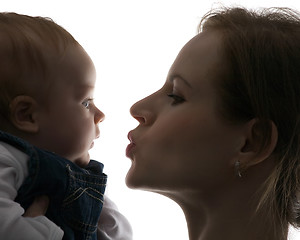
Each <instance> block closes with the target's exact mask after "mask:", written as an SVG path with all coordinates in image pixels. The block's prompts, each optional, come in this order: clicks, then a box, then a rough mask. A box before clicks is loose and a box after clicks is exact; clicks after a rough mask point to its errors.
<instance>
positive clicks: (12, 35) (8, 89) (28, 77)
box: [0, 13, 78, 122]
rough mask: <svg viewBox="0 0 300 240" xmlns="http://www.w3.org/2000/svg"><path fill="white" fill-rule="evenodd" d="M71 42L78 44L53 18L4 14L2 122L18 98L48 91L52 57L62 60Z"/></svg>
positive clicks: (0, 29)
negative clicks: (15, 98) (48, 76)
mask: <svg viewBox="0 0 300 240" xmlns="http://www.w3.org/2000/svg"><path fill="white" fill-rule="evenodd" d="M70 44H78V43H77V42H76V40H75V39H74V38H73V37H72V35H71V34H70V33H68V32H67V31H66V30H65V29H64V28H62V27H61V26H59V25H57V24H56V23H55V22H53V21H52V20H51V19H49V18H43V17H31V16H27V15H21V14H17V13H0V64H1V68H0V93H1V94H0V122H1V120H6V121H7V120H8V117H9V103H10V101H11V100H12V99H13V98H14V97H16V96H18V95H30V94H31V95H32V94H33V95H34V94H39V95H40V96H43V94H45V93H43V91H42V90H43V89H44V88H45V89H47V88H46V86H47V84H49V81H46V80H47V75H48V73H49V70H50V68H51V67H50V66H49V58H50V56H51V57H54V58H55V60H54V62H55V61H59V58H60V57H61V56H62V55H63V54H64V50H65V48H66V47H67V46H68V45H70ZM32 97H36V96H32Z"/></svg>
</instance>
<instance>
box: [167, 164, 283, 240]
mask: <svg viewBox="0 0 300 240" xmlns="http://www.w3.org/2000/svg"><path fill="white" fill-rule="evenodd" d="M261 167H263V166H261ZM257 170H258V169H251V170H250V169H249V170H248V171H247V173H245V175H244V176H243V177H242V178H240V179H234V180H233V181H231V182H230V183H229V184H228V183H226V184H223V185H222V186H220V187H216V188H214V189H211V190H208V191H207V192H201V191H197V190H195V189H194V190H189V191H188V190H181V191H176V192H172V193H170V192H169V193H167V194H166V193H164V195H166V196H168V197H169V198H171V199H173V200H174V201H175V202H177V203H178V204H179V205H180V207H181V208H182V210H183V212H184V214H185V217H186V221H187V225H188V230H189V238H190V240H219V239H222V240H240V239H243V240H253V239H255V240H286V239H287V236H286V234H284V235H285V236H282V235H283V234H282V226H281V224H280V223H279V221H277V222H276V221H275V220H274V216H272V214H273V213H272V212H270V211H269V208H268V207H269V206H266V207H263V206H262V208H261V209H260V210H259V211H257V206H258V203H259V202H260V199H261V196H262V194H263V192H264V191H265V190H264V189H262V188H261V187H262V184H263V183H264V182H265V180H266V178H267V176H268V175H267V174H266V175H264V174H262V175H261V176H259V177H258V174H257V173H258V172H257ZM270 213H271V215H270ZM277 220H278V219H277Z"/></svg>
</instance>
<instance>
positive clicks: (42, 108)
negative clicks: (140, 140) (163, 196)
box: [7, 45, 105, 217]
mask: <svg viewBox="0 0 300 240" xmlns="http://www.w3.org/2000/svg"><path fill="white" fill-rule="evenodd" d="M48 61H49V62H48V64H49V65H50V66H52V69H53V71H52V72H51V73H50V78H51V85H50V88H49V89H48V92H47V93H45V94H44V95H47V94H48V95H49V96H51V97H50V98H49V99H48V100H47V101H46V102H44V101H40V100H39V99H36V98H35V96H34V95H20V96H17V97H16V98H14V99H13V100H12V101H11V103H10V110H11V116H10V119H11V123H10V124H9V125H8V127H7V131H8V132H10V133H12V134H14V135H16V136H19V137H22V138H23V139H25V140H27V141H28V142H30V143H31V144H33V145H35V146H37V147H40V148H42V149H46V150H48V151H52V152H55V153H56V154H58V155H60V156H62V157H65V158H67V159H68V160H70V161H72V162H74V163H76V164H77V165H79V166H81V167H84V166H86V165H87V164H88V163H89V161H90V156H89V153H88V151H89V149H90V148H92V147H93V145H94V140H95V139H97V138H98V137H99V136H100V130H99V126H98V124H99V123H100V122H102V121H103V120H104V117H105V116H104V114H103V113H102V112H101V111H100V110H99V109H98V108H97V107H96V105H95V104H94V102H93V93H94V87H95V81H96V72H95V67H94V65H93V62H92V60H91V59H90V57H89V56H88V55H87V53H86V52H85V51H84V49H83V48H82V47H81V46H79V45H72V46H68V47H67V49H66V51H65V54H64V57H63V58H60V59H59V61H58V60H57V59H56V58H55V57H53V55H51V54H50V53H49V59H48ZM48 204H49V200H48V198H47V197H46V196H40V197H37V199H36V200H35V201H34V203H33V204H32V205H31V207H29V208H28V209H27V211H26V212H25V214H24V216H25V217H35V216H39V215H44V214H45V213H46V210H47V207H48Z"/></svg>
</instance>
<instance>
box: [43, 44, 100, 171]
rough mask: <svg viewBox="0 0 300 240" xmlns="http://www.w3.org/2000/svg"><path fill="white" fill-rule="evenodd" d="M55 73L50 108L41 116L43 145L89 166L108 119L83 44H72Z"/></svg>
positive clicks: (94, 74)
mask: <svg viewBox="0 0 300 240" xmlns="http://www.w3.org/2000/svg"><path fill="white" fill-rule="evenodd" d="M53 76H54V79H50V80H51V81H53V84H52V85H51V89H50V94H49V100H48V107H47V108H44V110H42V112H41V114H40V116H39V121H40V132H39V134H40V137H39V139H41V141H40V143H39V147H41V148H44V149H47V150H49V151H52V152H55V153H56V154H58V155H61V156H63V157H65V158H67V159H69V160H71V161H72V162H75V163H76V164H78V165H79V166H85V165H87V164H88V162H89V160H90V157H89V154H88V151H89V149H90V148H92V147H93V145H94V140H95V139H96V138H98V137H99V135H100V131H99V127H98V123H99V122H101V121H102V120H103V119H104V114H103V113H102V112H101V111H100V110H99V109H98V108H97V107H96V106H95V104H94V102H93V92H94V87H95V81H96V71H95V68H94V65H93V62H92V61H91V59H90V58H89V56H88V55H87V54H86V52H85V51H84V50H83V49H82V48H81V47H80V46H69V47H68V48H67V50H66V54H65V55H64V57H63V59H62V61H61V62H59V63H57V68H56V69H55V73H53Z"/></svg>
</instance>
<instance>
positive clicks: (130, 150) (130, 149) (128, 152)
mask: <svg viewBox="0 0 300 240" xmlns="http://www.w3.org/2000/svg"><path fill="white" fill-rule="evenodd" d="M127 138H128V140H129V141H130V143H129V144H128V146H127V148H126V156H127V157H128V158H130V159H132V158H133V150H134V148H135V147H136V144H135V142H134V139H133V137H132V131H130V132H129V133H128V135H127Z"/></svg>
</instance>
